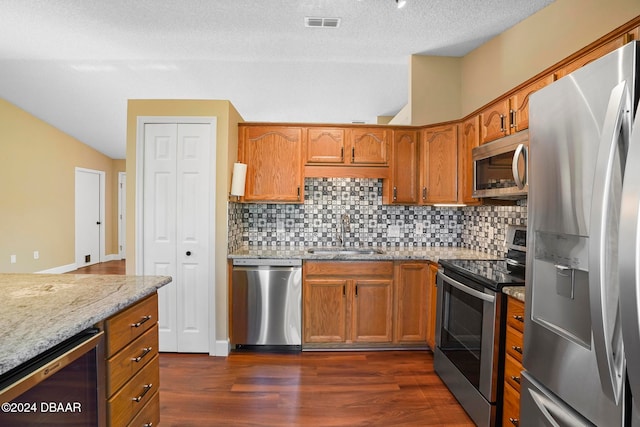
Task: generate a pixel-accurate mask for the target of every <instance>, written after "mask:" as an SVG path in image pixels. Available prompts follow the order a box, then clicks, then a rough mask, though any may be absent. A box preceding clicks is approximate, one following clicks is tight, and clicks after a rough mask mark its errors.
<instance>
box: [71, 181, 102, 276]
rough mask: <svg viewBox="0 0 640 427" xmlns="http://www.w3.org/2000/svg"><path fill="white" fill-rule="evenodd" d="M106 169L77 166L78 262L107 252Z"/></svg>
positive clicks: (86, 262) (92, 261) (94, 259)
mask: <svg viewBox="0 0 640 427" xmlns="http://www.w3.org/2000/svg"><path fill="white" fill-rule="evenodd" d="M103 183H104V172H102V171H94V170H90V169H81V168H76V176H75V215H76V219H75V233H76V238H75V246H76V249H75V252H76V256H75V258H76V266H77V267H85V266H87V265H92V264H96V263H98V262H100V260H101V254H102V253H103V252H104V249H103V248H102V247H103V245H104V225H103V217H104V210H103V206H104V190H103V188H102V186H103Z"/></svg>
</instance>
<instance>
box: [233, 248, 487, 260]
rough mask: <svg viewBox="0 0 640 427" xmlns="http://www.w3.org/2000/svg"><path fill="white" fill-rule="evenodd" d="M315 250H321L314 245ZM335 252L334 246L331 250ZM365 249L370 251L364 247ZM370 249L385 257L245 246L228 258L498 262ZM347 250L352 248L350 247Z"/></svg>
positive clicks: (451, 252) (443, 252)
mask: <svg viewBox="0 0 640 427" xmlns="http://www.w3.org/2000/svg"><path fill="white" fill-rule="evenodd" d="M313 248H322V247H321V246H317V247H316V246H314V247H313ZM331 248H334V249H335V246H333V247H331ZM363 248H366V249H368V248H369V247H367V246H365V247H363ZM371 248H375V249H382V250H383V251H384V253H382V254H364V255H363V254H349V255H342V254H312V253H309V252H307V250H308V249H309V248H303V247H297V248H290V247H286V248H277V247H262V246H259V247H243V248H241V249H239V250H237V251H235V252H232V253H230V254H229V255H228V258H229V259H237V258H259V259H269V258H271V259H278V258H282V259H302V260H305V261H313V260H323V261H324V260H336V261H385V260H386V261H388V260H398V261H402V260H422V261H432V262H438V260H439V259H447V258H449V259H495V258H496V257H495V256H490V255H488V254H486V253H484V252H480V251H474V250H471V249H464V248H451V247H446V246H416V247H405V246H403V247H385V246H372V247H371ZM346 249H351V247H347V248H346Z"/></svg>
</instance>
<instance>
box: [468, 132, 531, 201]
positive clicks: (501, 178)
mask: <svg viewBox="0 0 640 427" xmlns="http://www.w3.org/2000/svg"><path fill="white" fill-rule="evenodd" d="M528 150H529V131H528V130H524V131H522V132H518V133H516V134H513V135H511V136H507V137H505V138H501V139H499V140H497V141H493V142H489V143H487V144H483V145H480V146H479V147H476V148H474V149H473V150H472V158H473V197H476V198H483V197H485V198H489V197H491V198H495V199H522V198H525V197H526V196H527V191H528V190H529V184H528V179H527V178H528V177H527V173H528V171H527V169H528V167H527V154H528Z"/></svg>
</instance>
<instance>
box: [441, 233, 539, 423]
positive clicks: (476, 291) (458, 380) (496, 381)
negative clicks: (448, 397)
mask: <svg viewBox="0 0 640 427" xmlns="http://www.w3.org/2000/svg"><path fill="white" fill-rule="evenodd" d="M507 239H508V242H509V243H508V247H509V250H508V253H507V258H506V259H494V260H440V261H439V262H440V265H441V266H442V269H443V271H440V272H439V273H438V306H437V319H436V348H435V349H434V368H435V371H436V373H437V374H438V375H439V376H440V378H442V380H443V381H444V383H445V384H446V385H447V387H448V388H449V390H451V392H452V393H453V394H454V395H455V397H456V398H457V399H458V401H459V402H460V404H461V405H462V406H463V407H464V409H465V410H466V411H467V413H468V414H469V416H470V417H471V419H473V421H474V422H475V423H476V424H477V425H478V426H494V425H496V420H497V419H498V418H499V416H498V415H499V408H498V405H499V402H501V401H502V398H501V393H502V383H503V375H504V367H503V361H502V360H501V357H500V355H501V354H502V350H503V348H504V327H505V320H506V319H505V316H506V303H505V297H504V295H503V294H502V288H503V287H504V286H514V285H524V265H525V258H526V252H525V251H526V249H525V246H526V229H525V228H524V227H510V228H509V230H508V233H507Z"/></svg>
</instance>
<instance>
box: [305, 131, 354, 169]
mask: <svg viewBox="0 0 640 427" xmlns="http://www.w3.org/2000/svg"><path fill="white" fill-rule="evenodd" d="M344 134H345V129H344V128H342V129H341V128H309V129H308V130H307V163H320V164H322V163H332V164H342V163H344V161H345V146H344V143H345V135H344Z"/></svg>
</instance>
